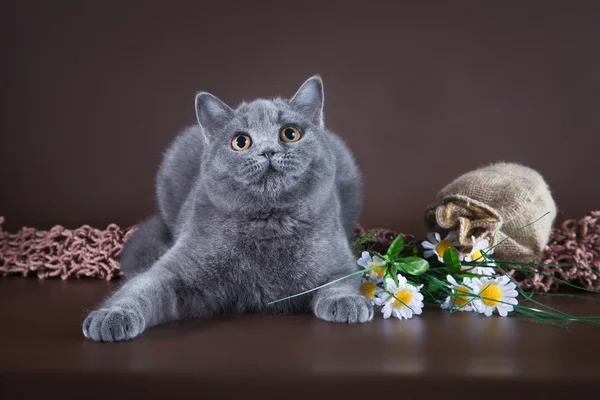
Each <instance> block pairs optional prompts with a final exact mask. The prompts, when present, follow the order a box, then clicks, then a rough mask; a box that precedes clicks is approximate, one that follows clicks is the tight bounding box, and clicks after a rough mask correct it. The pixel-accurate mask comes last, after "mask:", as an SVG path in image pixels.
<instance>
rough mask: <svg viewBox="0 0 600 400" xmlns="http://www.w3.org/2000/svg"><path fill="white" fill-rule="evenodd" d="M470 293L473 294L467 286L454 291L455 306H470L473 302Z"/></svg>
mask: <svg viewBox="0 0 600 400" xmlns="http://www.w3.org/2000/svg"><path fill="white" fill-rule="evenodd" d="M469 293H471V291H470V290H469V288H467V287H466V286H459V287H457V288H456V289H454V294H453V297H454V305H455V306H456V307H462V306H464V305H466V304H468V303H469V302H470V301H471V299H470V296H469V295H468V294H469Z"/></svg>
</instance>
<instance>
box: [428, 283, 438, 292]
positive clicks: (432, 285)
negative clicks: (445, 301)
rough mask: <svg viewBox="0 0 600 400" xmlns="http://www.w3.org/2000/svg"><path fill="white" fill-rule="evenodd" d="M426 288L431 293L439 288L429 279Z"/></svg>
mask: <svg viewBox="0 0 600 400" xmlns="http://www.w3.org/2000/svg"><path fill="white" fill-rule="evenodd" d="M427 290H428V291H429V292H431V293H437V292H439V290H440V288H439V286H438V285H436V284H435V283H433V282H431V281H430V282H429V284H428V285H427Z"/></svg>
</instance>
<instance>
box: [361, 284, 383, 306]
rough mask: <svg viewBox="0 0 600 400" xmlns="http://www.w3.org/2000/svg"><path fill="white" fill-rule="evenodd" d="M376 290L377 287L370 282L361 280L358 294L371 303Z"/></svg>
mask: <svg viewBox="0 0 600 400" xmlns="http://www.w3.org/2000/svg"><path fill="white" fill-rule="evenodd" d="M378 290H379V287H377V285H376V284H375V283H373V282H371V281H368V280H363V282H362V283H361V284H360V293H361V294H362V295H363V296H364V297H365V298H366V299H367V300H369V301H370V302H371V303H374V302H375V299H376V297H375V295H376V293H377V291H378Z"/></svg>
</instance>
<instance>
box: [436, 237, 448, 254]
mask: <svg viewBox="0 0 600 400" xmlns="http://www.w3.org/2000/svg"><path fill="white" fill-rule="evenodd" d="M450 247H452V243H450V242H449V241H447V240H442V241H441V242H439V243H438V244H437V246H435V251H436V252H437V253H438V254H439V255H440V257H444V253H445V252H446V250H448V249H449V248H450Z"/></svg>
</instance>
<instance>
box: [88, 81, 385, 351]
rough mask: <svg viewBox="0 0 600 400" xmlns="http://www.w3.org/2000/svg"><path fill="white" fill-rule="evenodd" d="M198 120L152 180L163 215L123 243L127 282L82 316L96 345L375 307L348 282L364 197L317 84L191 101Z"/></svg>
mask: <svg viewBox="0 0 600 400" xmlns="http://www.w3.org/2000/svg"><path fill="white" fill-rule="evenodd" d="M196 115H197V118H198V122H199V125H197V126H194V127H190V128H188V129H187V130H185V131H184V132H183V133H181V134H180V135H179V136H178V137H177V138H176V139H175V141H174V142H173V144H172V145H171V147H170V148H169V149H168V150H167V152H166V153H165V156H164V159H163V162H162V165H161V167H160V170H159V172H158V177H157V197H158V204H159V209H160V214H159V215H157V216H154V217H152V218H151V219H149V220H148V221H146V222H144V223H142V224H141V225H140V226H139V228H138V230H137V231H136V232H135V233H134V234H133V236H132V237H131V239H130V240H129V241H128V242H127V244H126V246H125V249H124V250H123V253H122V257H121V263H122V269H123V271H124V272H125V275H126V276H127V277H128V280H127V281H126V282H125V284H124V285H123V286H122V287H121V288H120V289H119V290H118V291H117V292H116V293H114V294H113V295H112V296H111V297H109V298H108V299H107V300H106V301H105V302H104V303H103V304H102V305H101V306H100V308H99V309H98V310H96V311H93V312H91V313H90V314H89V315H88V316H87V318H86V319H85V321H84V322H83V334H84V336H85V337H87V338H90V339H92V340H96V341H106V342H112V341H121V340H128V339H131V338H134V337H136V336H138V335H139V334H141V333H142V332H143V331H144V329H146V328H148V327H151V326H153V325H157V324H161V323H165V322H169V321H174V320H178V319H182V318H197V317H209V316H213V315H220V314H237V313H246V312H247V313H268V314H289V313H305V312H307V311H309V310H312V311H313V312H314V314H315V315H316V316H317V317H318V318H321V319H324V320H326V321H333V322H345V323H348V322H350V323H354V322H366V321H369V320H370V319H371V318H372V317H373V308H372V306H371V305H370V303H369V302H368V301H367V300H366V299H365V298H364V297H362V296H361V295H360V293H359V288H358V286H359V282H358V278H350V279H346V280H343V281H340V282H339V283H336V284H333V285H330V286H327V287H324V288H321V289H319V290H317V291H315V292H311V293H310V294H308V295H304V296H299V297H295V298H293V299H290V300H286V301H282V302H278V303H275V304H271V305H268V303H269V302H270V301H273V300H277V299H280V298H283V297H286V296H290V295H292V294H295V293H299V292H301V291H304V290H308V289H311V288H314V287H317V286H319V285H322V284H324V283H326V282H329V281H332V280H334V279H336V278H339V277H341V276H344V275H347V274H349V273H351V272H354V271H356V269H357V264H356V258H355V256H354V255H353V253H352V251H351V248H350V244H349V243H350V241H349V238H350V236H351V234H352V230H353V228H354V226H355V224H356V223H357V221H358V216H359V213H360V209H361V203H362V183H361V178H360V172H359V170H358V167H357V165H356V163H355V161H354V159H353V157H352V154H351V153H350V151H349V150H348V148H347V147H346V145H345V144H344V143H343V142H342V140H341V139H340V138H339V137H337V136H336V135H335V134H333V133H332V132H330V131H328V130H327V129H326V128H325V126H324V122H323V83H322V82H321V79H320V78H319V77H318V76H315V77H312V78H310V79H308V80H307V81H306V82H305V83H304V84H303V85H302V87H300V89H299V90H298V92H297V93H296V94H295V95H294V97H293V98H292V99H291V100H289V101H288V100H282V99H273V100H264V99H258V100H255V101H252V102H250V103H242V104H241V105H240V106H239V107H238V108H237V109H235V110H233V109H231V108H229V107H228V106H227V105H225V104H224V103H223V102H221V101H220V100H219V99H217V98H216V97H214V96H213V95H211V94H208V93H199V94H198V95H197V96H196Z"/></svg>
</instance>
